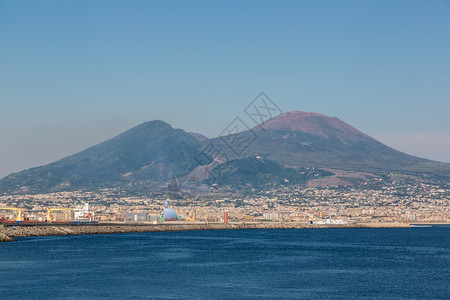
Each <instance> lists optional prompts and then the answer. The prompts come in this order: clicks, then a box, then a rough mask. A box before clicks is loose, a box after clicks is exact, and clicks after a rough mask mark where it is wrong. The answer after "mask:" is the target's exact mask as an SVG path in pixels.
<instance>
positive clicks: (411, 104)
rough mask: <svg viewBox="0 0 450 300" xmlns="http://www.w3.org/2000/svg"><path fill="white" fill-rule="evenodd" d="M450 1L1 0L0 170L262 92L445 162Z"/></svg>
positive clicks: (210, 111)
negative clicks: (215, 0)
mask: <svg viewBox="0 0 450 300" xmlns="http://www.w3.org/2000/svg"><path fill="white" fill-rule="evenodd" d="M449 15H450V4H449V3H448V2H447V1H432V2H427V3H424V2H420V1H398V2H395V3H390V2H388V1H379V2H376V3H375V2H374V3H359V2H357V1H345V2H341V1H339V2H338V1H328V2H326V3H322V4H319V3H312V2H287V1H286V2H281V5H280V3H278V2H274V1H247V2H244V3H238V2H229V3H210V2H205V1H198V2H187V1H179V2H170V3H165V2H162V1H152V2H133V3H131V4H129V3H124V2H120V1H97V2H89V1H80V2H77V3H75V2H73V3H71V2H59V1H40V2H31V1H23V2H0V30H1V32H2V37H1V38H0V43H1V44H2V47H0V54H1V56H0V64H1V65H2V68H1V69H0V76H1V79H2V80H1V81H0V89H1V91H2V93H1V99H2V100H1V101H0V125H1V126H0V139H1V142H2V147H1V149H0V163H1V165H2V169H1V170H0V177H4V176H6V175H8V174H10V173H12V172H17V171H21V170H23V169H27V168H30V167H35V166H39V165H42V164H46V163H50V162H53V161H56V160H58V159H60V158H62V157H64V156H67V155H70V154H73V153H76V152H78V151H81V150H84V149H85V148H87V147H90V146H92V145H95V144H97V143H99V142H101V141H103V140H106V139H108V138H111V137H113V136H115V135H117V134H119V133H121V132H123V131H125V130H127V129H129V128H131V127H133V126H136V125H138V124H140V123H143V122H146V121H150V120H155V119H159V120H163V121H165V122H167V123H169V124H171V125H172V126H173V127H175V128H182V129H184V130H186V131H193V132H198V133H201V134H205V135H207V136H208V137H214V136H217V135H218V134H219V133H220V132H221V131H222V130H223V129H224V128H225V127H226V126H227V125H228V123H229V122H230V121H231V120H232V119H233V118H234V117H236V116H238V115H239V114H241V113H242V111H243V110H244V108H245V107H246V105H247V104H248V103H250V102H251V101H252V100H253V99H254V97H256V96H257V94H259V92H261V91H264V92H266V93H267V94H268V95H269V96H270V97H271V98H272V99H273V100H274V101H275V102H276V103H277V104H278V105H279V106H280V108H281V109H282V110H283V111H292V110H300V111H307V112H318V113H323V114H325V115H328V116H336V117H338V118H340V119H341V120H343V121H344V122H347V123H348V124H350V125H352V126H353V127H355V128H357V129H359V130H361V131H363V132H364V133H367V134H369V135H370V136H373V137H374V138H376V139H378V140H380V141H381V142H384V143H385V144H387V145H388V146H391V147H393V148H396V149H398V150H401V151H403V152H406V153H408V154H412V155H417V156H420V157H424V158H429V159H434V160H439V161H444V162H450V154H449V153H450V120H449V118H448V115H449V113H450V104H449V103H450V102H449V101H448V97H449V95H450V86H449V85H448V82H450V68H449V67H450V39H448V36H449V34H450V29H449V28H450V26H448V25H450V18H448V16H449Z"/></svg>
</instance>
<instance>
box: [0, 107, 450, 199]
mask: <svg viewBox="0 0 450 300" xmlns="http://www.w3.org/2000/svg"><path fill="white" fill-rule="evenodd" d="M238 136H239V138H241V137H243V138H246V137H250V138H251V139H250V140H249V141H250V143H248V144H243V145H244V146H245V147H243V149H238V150H239V151H236V149H233V145H231V147H230V143H231V142H232V141H235V140H239V139H236V135H229V136H225V137H217V138H213V139H208V138H206V137H205V136H203V135H200V134H196V133H188V132H185V131H184V130H182V129H175V128H173V127H171V126H170V125H169V124H167V123H165V122H164V121H161V120H155V121H149V122H145V123H142V124H140V125H138V126H136V127H133V128H131V129H129V130H127V131H125V132H123V133H121V134H119V135H117V136H115V137H113V138H111V139H108V140H106V141H104V142H101V143H99V144H97V145H94V146H92V147H89V148H87V149H85V150H83V151H81V152H78V153H76V154H73V155H70V156H67V157H65V158H62V159H60V160H58V161H55V162H53V163H50V164H47V165H44V166H41V167H35V168H31V169H28V170H24V171H21V172H17V173H13V174H10V175H8V176H6V177H4V178H3V179H1V180H0V194H2V193H13V192H15V193H20V192H47V191H59V190H68V189H78V188H90V187H92V188H102V187H115V186H125V187H127V186H132V185H134V184H142V185H146V184H151V183H152V182H169V181H170V180H171V179H173V178H181V177H183V176H188V175H189V174H191V173H192V172H194V171H195V170H196V169H198V167H199V166H202V167H204V166H207V165H208V164H210V163H211V162H212V161H211V157H207V155H205V149H206V148H207V147H208V146H209V145H214V147H215V148H216V150H218V151H221V152H223V153H224V154H225V155H226V157H227V159H228V161H233V160H237V161H236V162H234V163H233V164H234V165H235V166H236V165H238V164H239V159H243V158H246V157H253V156H254V155H256V154H257V155H261V156H263V157H265V159H267V161H269V162H272V161H273V166H276V165H277V164H279V165H280V166H281V167H282V168H285V167H289V168H294V169H299V168H303V167H316V168H322V169H342V170H349V171H363V172H407V173H410V174H415V173H427V174H431V175H433V174H437V175H439V176H441V175H442V176H447V177H448V178H450V164H448V163H441V162H435V161H431V160H427V159H423V158H419V157H415V156H412V155H408V154H405V153H402V152H400V151H397V150H395V149H393V148H390V147H388V146H386V145H384V144H382V143H380V142H378V141H377V140H375V139H374V138H372V137H370V136H368V135H366V134H364V133H362V132H360V131H359V130H357V129H355V128H354V127H352V126H350V125H348V124H347V123H345V122H343V121H341V120H340V119H338V118H335V117H328V116H325V115H322V114H318V113H306V112H300V111H293V112H287V113H284V114H281V115H279V116H276V117H274V118H272V119H269V120H267V121H266V122H264V123H262V124H261V125H259V126H256V127H254V128H253V129H252V130H247V131H245V132H242V133H239V134H238ZM241 150H242V151H241ZM212 160H213V161H214V162H215V163H216V165H215V166H214V167H217V164H219V165H220V163H223V162H224V160H223V158H222V159H221V160H220V159H219V160H217V159H215V158H214V157H212ZM218 161H219V162H218ZM241 162H242V163H248V160H241ZM281 167H276V168H275V167H274V169H279V170H278V171H277V172H278V174H285V173H286V172H287V173H289V172H291V171H290V170H284V169H280V168H281ZM221 168H222V169H223V170H225V171H226V172H227V174H228V175H227V176H228V179H229V178H231V176H233V174H240V175H239V176H242V174H244V173H242V172H241V171H239V168H237V169H236V170H237V171H233V170H231V171H230V169H226V168H225V169H224V167H221ZM219 169H220V168H219ZM216 170H218V169H216ZM261 170H262V169H261ZM233 172H238V173H233ZM264 172H266V173H265V175H264V176H265V177H266V178H271V180H276V179H274V178H276V176H278V175H277V174H268V173H267V170H266V169H264ZM273 172H275V170H274V171H273ZM287 173H286V174H287ZM289 174H290V173H289ZM323 174H325V173H323ZM280 176H281V175H280ZM289 176H291V175H289ZM292 176H293V175H292ZM224 182H225V181H224Z"/></svg>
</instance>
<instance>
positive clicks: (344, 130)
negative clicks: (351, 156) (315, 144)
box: [261, 111, 372, 142]
mask: <svg viewBox="0 0 450 300" xmlns="http://www.w3.org/2000/svg"><path fill="white" fill-rule="evenodd" d="M261 127H262V128H264V129H265V130H269V131H270V130H287V131H294V132H302V133H306V134H310V135H314V136H320V137H324V138H338V139H339V140H341V141H342V142H347V141H352V142H355V141H360V140H368V139H370V140H372V138H371V137H369V136H368V135H366V134H364V133H362V132H361V131H359V130H357V129H355V128H353V127H352V126H350V125H348V124H347V123H345V122H343V121H341V120H340V119H338V118H336V117H328V116H326V115H323V114H319V113H314V112H303V111H290V112H286V113H283V114H281V115H278V116H276V117H274V118H272V119H269V120H267V121H266V122H264V123H263V124H261Z"/></svg>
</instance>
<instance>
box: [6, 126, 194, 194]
mask: <svg viewBox="0 0 450 300" xmlns="http://www.w3.org/2000/svg"><path fill="white" fill-rule="evenodd" d="M199 147H200V143H199V141H198V140H197V139H196V138H194V137H193V136H192V135H190V134H188V133H186V132H184V131H183V130H181V129H174V128H172V127H171V126H170V125H168V124H166V123H164V122H162V121H152V122H147V123H144V124H141V125H139V126H137V127H134V128H132V129H130V130H128V131H126V132H124V133H122V134H120V135H119V136H117V137H115V138H112V139H110V140H107V141H105V142H103V143H100V144H98V145H96V146H93V147H91V148H88V149H86V150H84V151H82V152H80V153H77V154H75V155H72V156H69V157H66V158H63V159H61V160H59V161H57V162H54V163H51V164H49V165H46V166H42V167H37V168H32V169H29V170H25V171H22V172H19V173H15V174H11V175H9V176H7V177H5V178H4V179H2V180H0V192H11V191H17V190H23V191H35V192H42V191H53V190H61V189H74V188H86V187H110V186H115V185H117V184H119V183H127V182H136V181H164V180H168V179H170V178H172V177H174V176H182V175H185V174H186V173H188V172H190V171H191V170H192V169H193V168H195V167H196V166H197V165H198V162H197V160H196V159H198V157H199Z"/></svg>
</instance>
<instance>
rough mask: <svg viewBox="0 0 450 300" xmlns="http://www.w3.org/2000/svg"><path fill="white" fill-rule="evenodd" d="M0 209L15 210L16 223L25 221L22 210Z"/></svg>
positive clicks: (12, 208)
mask: <svg viewBox="0 0 450 300" xmlns="http://www.w3.org/2000/svg"><path fill="white" fill-rule="evenodd" d="M0 209H3V210H14V211H16V212H17V217H16V222H22V221H23V214H22V208H16V207H0Z"/></svg>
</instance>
